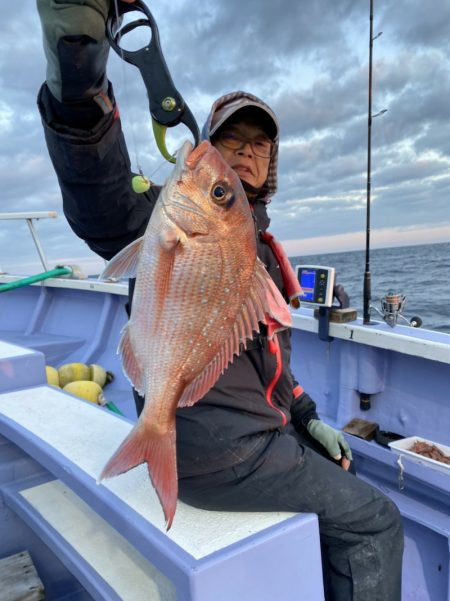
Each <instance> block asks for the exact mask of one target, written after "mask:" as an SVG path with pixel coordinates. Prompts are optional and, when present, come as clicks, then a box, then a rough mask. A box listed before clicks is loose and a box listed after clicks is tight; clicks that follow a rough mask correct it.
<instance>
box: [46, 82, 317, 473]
mask: <svg viewBox="0 0 450 601" xmlns="http://www.w3.org/2000/svg"><path fill="white" fill-rule="evenodd" d="M38 103H39V108H40V111H41V115H42V119H43V124H44V130H45V136H46V141H47V146H48V150H49V153H50V157H51V160H52V162H53V165H54V168H55V171H56V174H57V177H58V180H59V184H60V187H61V192H62V197H63V207H64V214H65V216H66V218H67V220H68V222H69V224H70V226H71V228H72V229H73V231H74V232H75V234H76V235H77V236H79V237H80V238H82V239H83V240H85V241H86V243H87V244H88V246H89V247H90V248H91V249H92V250H93V251H94V252H95V253H97V254H98V255H100V256H101V257H103V258H105V259H107V260H109V259H111V258H112V257H113V256H114V255H115V254H116V253H117V252H119V251H120V250H121V249H122V248H124V247H125V246H126V245H127V244H129V243H130V242H132V241H133V240H135V239H136V238H137V237H139V236H142V235H143V234H144V232H145V228H146V225H147V222H148V220H149V218H150V215H151V212H152V210H153V207H154V206H155V202H156V199H157V197H158V194H159V191H160V189H161V188H160V186H152V187H151V188H150V190H149V191H148V192H147V193H145V194H136V193H134V192H133V190H132V189H131V185H130V182H131V170H130V161H129V157H128V152H127V149H126V146H125V141H124V137H123V134H122V130H121V124H120V119H119V117H118V114H117V113H115V114H109V115H108V116H106V117H104V118H103V119H102V120H101V121H100V122H99V123H98V125H97V126H96V127H95V129H94V130H91V131H85V130H77V129H74V128H68V127H65V126H64V125H61V123H60V120H58V115H57V114H56V113H55V108H54V103H53V101H52V97H51V95H50V93H49V92H48V90H47V87H46V86H45V85H44V86H43V87H42V88H41V91H40V94H39V99H38ZM253 212H254V218H255V224H256V230H255V231H256V236H257V252H258V256H259V257H260V259H261V260H262V261H263V263H264V264H265V266H266V268H267V270H268V272H269V273H270V275H271V277H272V278H273V280H274V282H275V284H276V285H277V286H278V288H279V289H280V290H281V292H283V280H282V277H281V273H280V269H279V265H278V263H277V260H276V258H275V256H274V254H273V252H272V250H271V248H270V247H269V246H268V245H267V244H266V243H265V242H264V241H263V240H261V238H260V233H261V232H264V231H265V230H266V229H267V227H268V224H269V218H268V216H267V212H266V204H265V203H264V202H263V201H261V200H259V201H256V202H255V203H254V211H253ZM276 337H277V339H278V342H279V349H278V350H277V352H273V349H272V351H271V350H270V349H269V344H268V340H267V339H266V338H265V336H264V333H262V335H260V336H258V337H256V338H255V339H254V340H253V341H251V343H250V345H249V346H250V348H249V350H246V351H244V352H242V353H241V354H240V355H239V356H238V357H235V359H234V361H233V363H232V364H230V365H229V367H228V368H227V369H226V371H225V372H224V373H223V374H222V376H221V377H220V378H219V380H218V381H217V383H216V384H215V386H214V387H213V388H212V389H211V390H210V391H209V392H208V393H207V394H206V395H205V396H204V397H203V398H202V399H201V400H200V401H198V403H197V404H196V405H194V406H193V407H189V408H186V409H179V410H178V412H177V445H178V468H179V475H180V476H181V477H183V476H189V475H196V474H200V473H206V472H210V471H215V470H218V469H222V468H225V467H230V466H231V465H234V464H236V463H237V462H240V461H243V460H244V459H246V458H247V457H248V456H249V455H250V454H251V453H253V452H254V451H256V450H257V449H258V447H259V446H260V445H262V444H264V438H263V437H260V436H258V434H260V433H262V432H267V431H273V430H277V429H282V428H283V427H284V426H285V425H287V424H288V423H289V422H290V421H291V420H292V422H293V424H294V425H295V426H296V427H302V425H303V426H305V425H306V423H307V422H308V421H309V419H311V418H315V419H317V414H316V407H315V404H314V402H313V401H312V400H311V399H310V397H309V396H308V395H307V394H305V393H303V391H302V389H301V387H300V386H299V385H298V383H297V382H296V381H295V379H294V378H293V376H292V373H291V371H290V354H291V343H290V338H291V332H290V330H284V331H282V332H280V333H278V334H277V336H276ZM294 390H295V393H294Z"/></svg>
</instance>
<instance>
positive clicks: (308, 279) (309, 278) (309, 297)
mask: <svg viewBox="0 0 450 601" xmlns="http://www.w3.org/2000/svg"><path fill="white" fill-rule="evenodd" d="M300 286H301V287H302V289H303V294H302V295H301V297H300V298H302V299H303V300H304V301H310V302H314V290H315V286H316V271H315V270H312V269H305V270H303V271H302V272H301V276H300Z"/></svg>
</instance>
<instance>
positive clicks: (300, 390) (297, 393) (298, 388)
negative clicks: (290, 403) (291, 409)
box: [292, 384, 305, 399]
mask: <svg viewBox="0 0 450 601" xmlns="http://www.w3.org/2000/svg"><path fill="white" fill-rule="evenodd" d="M304 392H305V391H304V390H303V388H302V387H301V386H300V384H297V386H296V387H295V388H294V390H293V391H292V394H293V395H294V399H296V398H298V397H299V396H300V395H301V394H303V393H304Z"/></svg>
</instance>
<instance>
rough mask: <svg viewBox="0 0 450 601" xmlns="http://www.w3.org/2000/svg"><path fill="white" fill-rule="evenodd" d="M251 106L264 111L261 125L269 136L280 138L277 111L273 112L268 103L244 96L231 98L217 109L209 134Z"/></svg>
mask: <svg viewBox="0 0 450 601" xmlns="http://www.w3.org/2000/svg"><path fill="white" fill-rule="evenodd" d="M251 107H253V108H254V109H255V111H257V112H260V113H262V114H261V121H262V123H261V125H262V126H263V128H264V129H265V130H266V132H267V134H268V136H269V137H270V138H271V139H272V140H276V139H277V138H278V122H277V118H276V117H275V113H273V111H272V110H271V109H270V108H269V107H268V106H267V105H266V104H263V103H260V102H256V101H254V100H250V99H248V98H242V97H241V98H235V99H233V100H230V101H229V102H227V103H226V104H224V105H223V106H221V107H220V108H219V109H217V110H216V111H215V113H214V114H213V116H212V120H211V126H210V130H209V135H210V136H212V135H214V133H215V132H216V131H217V130H218V129H219V127H220V126H221V125H223V124H224V123H225V121H228V119H229V118H230V117H231V116H232V115H234V114H235V113H236V112H238V111H241V110H242V109H247V108H251Z"/></svg>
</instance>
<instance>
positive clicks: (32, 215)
mask: <svg viewBox="0 0 450 601" xmlns="http://www.w3.org/2000/svg"><path fill="white" fill-rule="evenodd" d="M57 216H58V213H57V212H56V211H33V212H28V213H27V212H19V213H0V221H3V220H10V219H24V220H26V222H27V224H28V227H29V228H30V232H31V235H32V237H33V240H34V245H35V246H36V250H37V251H38V254H39V257H40V259H41V263H42V265H43V266H44V269H45V271H48V270H49V269H48V263H47V260H46V258H45V255H44V249H43V248H42V245H41V241H40V240H39V236H38V233H37V231H36V228H35V227H34V223H33V219H49V218H51V219H54V218H55V217H57Z"/></svg>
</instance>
